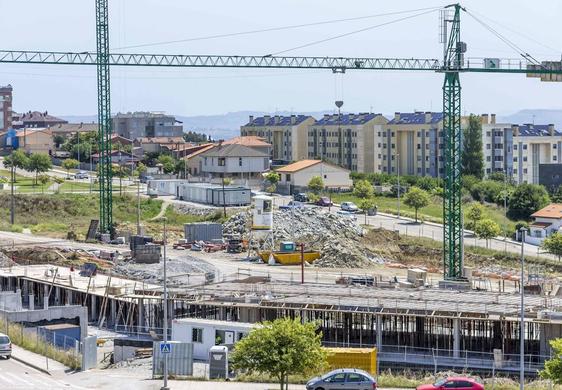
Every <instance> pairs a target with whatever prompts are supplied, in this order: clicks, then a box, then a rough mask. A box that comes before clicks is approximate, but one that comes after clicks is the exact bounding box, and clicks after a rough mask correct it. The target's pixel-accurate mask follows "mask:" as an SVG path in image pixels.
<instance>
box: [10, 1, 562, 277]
mask: <svg viewBox="0 0 562 390" xmlns="http://www.w3.org/2000/svg"><path fill="white" fill-rule="evenodd" d="M95 1H96V33H97V52H96V53H91V52H47V51H13V50H10V51H8V50H0V63H18V64H55V65H90V66H96V67H97V80H98V121H99V140H100V141H99V145H100V164H101V168H100V174H99V176H100V178H99V181H100V230H101V231H102V232H109V231H110V230H111V228H112V223H113V221H112V209H111V205H112V203H111V201H112V177H111V157H110V156H111V105H110V77H109V76H110V68H111V67H112V66H143V67H191V68H269V69H286V68H287V69H327V70H331V71H333V72H341V71H348V70H349V71H352V70H356V71H364V70H374V71H381V70H401V71H422V72H439V73H443V75H444V83H443V87H442V89H443V114H444V115H443V120H444V123H443V134H444V149H443V150H444V159H443V160H444V168H445V169H444V194H443V219H444V226H443V271H444V277H445V279H447V280H462V278H463V272H462V271H463V217H462V204H461V186H462V181H461V149H462V129H461V84H460V74H461V73H470V72H474V73H502V74H505V73H514V74H515V73H519V74H526V75H527V77H538V78H540V79H541V80H542V81H562V66H561V64H562V63H561V62H549V61H543V62H538V61H536V60H534V59H533V58H532V57H530V56H524V57H523V59H500V58H493V59H475V60H474V59H465V52H466V44H465V43H464V42H462V41H461V31H460V21H461V18H460V15H461V11H464V10H465V9H464V8H463V7H461V5H460V4H452V5H449V6H447V7H446V8H447V9H450V10H451V11H452V17H451V18H445V19H444V26H443V33H444V36H445V39H444V50H443V59H441V60H438V59H427V58H425V59H423V58H420V59H414V58H411V59H407V58H365V57H351V58H350V57H291V56H273V55H266V56H232V55H159V54H115V53H109V35H108V30H109V29H108V0H95Z"/></svg>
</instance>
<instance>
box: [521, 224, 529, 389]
mask: <svg viewBox="0 0 562 390" xmlns="http://www.w3.org/2000/svg"><path fill="white" fill-rule="evenodd" d="M519 231H520V232H521V279H520V282H519V293H520V294H521V318H520V324H519V389H520V390H523V388H524V381H525V293H524V291H523V284H524V277H525V233H526V232H527V229H525V228H524V227H523V228H521V229H519Z"/></svg>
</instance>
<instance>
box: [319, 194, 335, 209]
mask: <svg viewBox="0 0 562 390" xmlns="http://www.w3.org/2000/svg"><path fill="white" fill-rule="evenodd" d="M316 205H317V206H323V207H328V206H333V205H334V204H333V203H332V201H331V200H330V198H328V197H327V196H322V197H320V199H318V201H317V202H316Z"/></svg>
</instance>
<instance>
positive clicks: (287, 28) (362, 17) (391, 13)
mask: <svg viewBox="0 0 562 390" xmlns="http://www.w3.org/2000/svg"><path fill="white" fill-rule="evenodd" d="M439 8H440V7H426V8H417V9H411V10H405V11H394V12H386V13H381V14H373V15H366V16H357V17H353V18H343V19H332V20H324V21H320V22H312V23H303V24H293V25H288V26H279V27H270V28H264V29H258V30H248V31H238V32H233V33H225V34H215V35H207V36H202V37H194V38H185V39H176V40H170V41H160V42H152V43H140V44H137V45H128V46H121V47H113V48H112V50H122V49H134V48H139V47H149V46H161V45H170V44H174V43H184V42H194V41H204V40H210V39H218V38H230V37H236V36H240V35H250V34H258V33H264V32H273V31H283V30H291V29H297V28H303V27H312V26H321V25H324V24H333V23H343V22H352V21H357V20H365V19H372V18H378V17H383V16H392V15H400V14H406V13H412V12H418V11H427V10H432V11H435V10H437V9H439Z"/></svg>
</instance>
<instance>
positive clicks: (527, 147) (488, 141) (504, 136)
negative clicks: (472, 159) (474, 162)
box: [481, 114, 562, 184]
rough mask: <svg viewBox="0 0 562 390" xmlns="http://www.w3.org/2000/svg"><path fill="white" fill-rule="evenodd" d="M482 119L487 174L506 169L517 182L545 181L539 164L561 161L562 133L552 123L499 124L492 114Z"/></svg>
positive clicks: (508, 174) (532, 182)
mask: <svg viewBox="0 0 562 390" xmlns="http://www.w3.org/2000/svg"><path fill="white" fill-rule="evenodd" d="M481 118H482V148H483V152H484V172H485V174H486V175H490V174H491V173H494V172H504V173H506V174H507V176H508V177H511V178H512V180H513V181H514V182H516V183H531V184H546V183H542V180H541V174H540V167H541V165H543V166H545V165H547V164H560V163H561V162H562V132H560V131H558V130H556V129H555V128H554V125H552V124H550V125H533V124H524V125H515V124H510V123H496V121H495V115H493V114H492V115H491V116H490V117H489V119H488V115H486V114H484V115H482V116H481ZM543 176H544V175H543Z"/></svg>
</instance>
